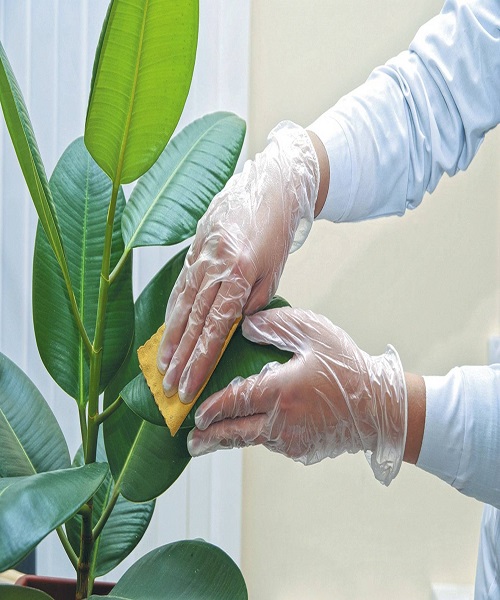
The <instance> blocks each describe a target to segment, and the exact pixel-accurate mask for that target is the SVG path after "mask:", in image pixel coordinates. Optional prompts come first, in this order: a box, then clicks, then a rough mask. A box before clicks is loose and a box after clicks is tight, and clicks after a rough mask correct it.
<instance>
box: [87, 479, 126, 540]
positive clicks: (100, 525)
mask: <svg viewBox="0 0 500 600" xmlns="http://www.w3.org/2000/svg"><path fill="white" fill-rule="evenodd" d="M119 496H120V490H119V489H118V486H115V488H114V490H113V494H112V496H111V498H110V500H109V502H108V504H107V506H106V508H105V509H104V511H103V513H102V515H101V517H100V519H99V521H97V523H96V526H95V527H94V530H93V532H92V535H93V536H94V540H96V539H97V538H98V537H99V536H100V535H101V532H102V530H103V528H104V525H106V523H107V521H108V519H109V516H110V514H111V513H112V512H113V508H114V507H115V504H116V501H117V500H118V497H119Z"/></svg>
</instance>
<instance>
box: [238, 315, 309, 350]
mask: <svg viewBox="0 0 500 600" xmlns="http://www.w3.org/2000/svg"><path fill="white" fill-rule="evenodd" d="M305 313H306V311H297V310H296V309H293V308H290V307H284V308H274V309H270V310H263V311H261V312H258V313H256V314H254V315H249V316H247V317H246V318H245V320H244V322H243V325H242V333H243V335H244V337H246V338H247V340H250V341H251V342H255V343H257V344H272V345H273V346H276V347H277V348H279V349H280V350H286V351H288V352H294V353H299V352H300V350H301V349H302V348H303V346H304V337H305V336H304V333H303V328H304V316H303V315H304V314H305ZM301 316H302V318H301Z"/></svg>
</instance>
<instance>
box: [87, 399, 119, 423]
mask: <svg viewBox="0 0 500 600" xmlns="http://www.w3.org/2000/svg"><path fill="white" fill-rule="evenodd" d="M122 403H123V398H122V397H121V396H118V398H117V399H116V400H115V401H114V402H112V403H111V404H110V405H109V406H108V408H106V409H105V410H103V411H102V412H101V413H99V414H98V415H96V417H95V419H94V421H95V423H96V424H97V425H100V424H101V423H103V422H104V421H105V420H106V419H107V418H108V417H109V416H111V415H112V414H113V413H114V412H115V410H117V409H118V408H120V406H121V405H122Z"/></svg>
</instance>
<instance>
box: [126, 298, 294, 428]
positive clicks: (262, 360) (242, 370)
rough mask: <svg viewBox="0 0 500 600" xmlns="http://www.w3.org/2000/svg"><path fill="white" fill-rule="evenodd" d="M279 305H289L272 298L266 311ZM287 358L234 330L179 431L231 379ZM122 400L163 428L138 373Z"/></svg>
mask: <svg viewBox="0 0 500 600" xmlns="http://www.w3.org/2000/svg"><path fill="white" fill-rule="evenodd" d="M282 306H289V304H288V302H286V300H284V299H283V298H280V297H279V296H276V297H274V298H273V299H272V300H271V302H270V303H269V304H268V305H267V306H266V309H269V308H279V307H282ZM290 358H291V354H290V353H289V352H284V351H283V350H278V348H275V347H274V346H262V345H260V344H254V343H253V342H250V341H248V340H247V339H246V338H244V337H243V334H242V333H241V327H238V328H237V329H236V331H235V332H234V335H233V337H232V338H231V341H230V342H229V345H228V347H227V348H226V351H225V352H224V354H223V356H222V358H221V359H220V361H219V364H218V365H217V367H216V369H215V371H214V372H213V375H212V377H211V378H210V381H209V382H208V383H207V386H206V388H205V389H204V390H203V392H202V394H201V395H200V397H199V399H198V401H197V402H196V404H195V405H194V407H193V409H191V412H190V413H189V415H188V416H187V417H186V420H185V421H184V423H183V424H182V425H181V429H192V428H193V427H194V414H195V412H196V409H197V407H198V406H199V405H200V404H201V403H202V402H203V401H204V400H205V399H206V398H208V397H209V396H210V395H211V394H214V393H215V392H217V391H219V390H221V389H222V388H224V387H226V386H227V385H228V384H229V382H230V381H232V380H233V379H234V378H235V377H238V376H239V377H249V376H250V375H253V374H254V373H259V372H260V371H261V369H262V367H264V365H266V364H267V363H269V362H281V363H284V362H286V361H287V360H289V359H290ZM122 398H123V399H124V400H125V402H126V403H127V405H128V406H129V408H130V409H132V410H133V411H134V412H135V413H136V414H137V415H139V416H140V417H142V418H143V419H145V420H146V421H148V422H151V423H154V424H155V425H162V426H166V424H165V420H164V419H163V417H162V415H161V413H160V411H159V410H158V407H157V405H156V402H155V400H154V398H153V396H152V394H151V392H150V390H149V388H148V386H147V384H146V381H145V379H144V376H143V375H142V373H139V375H137V376H136V377H135V378H134V379H133V380H132V381H131V382H130V383H129V384H128V385H127V386H126V387H125V388H124V389H123V390H122Z"/></svg>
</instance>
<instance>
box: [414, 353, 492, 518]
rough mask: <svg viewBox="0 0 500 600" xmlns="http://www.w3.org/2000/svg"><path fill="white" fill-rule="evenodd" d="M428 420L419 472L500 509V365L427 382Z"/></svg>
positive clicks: (464, 370)
mask: <svg viewBox="0 0 500 600" xmlns="http://www.w3.org/2000/svg"><path fill="white" fill-rule="evenodd" d="M424 381H425V385H426V397H427V401H426V417H425V428H424V437H423V440H422V448H421V450H420V456H419V458H418V461H417V466H418V467H420V468H421V469H423V470H424V471H427V472H429V473H432V474H434V475H437V477H439V478H440V479H443V480H444V481H446V482H447V483H449V484H450V485H452V486H453V487H454V488H456V489H457V490H459V491H460V492H462V493H463V494H466V495H467V496H472V497H473V498H476V499H478V500H480V501H482V502H485V503H487V504H491V505H492V506H496V507H497V508H500V478H499V477H498V473H499V472H500V435H499V434H498V428H499V424H500V364H496V365H490V366H484V367H460V368H456V369H453V370H451V371H450V372H449V373H448V375H446V376H445V377H424Z"/></svg>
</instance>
